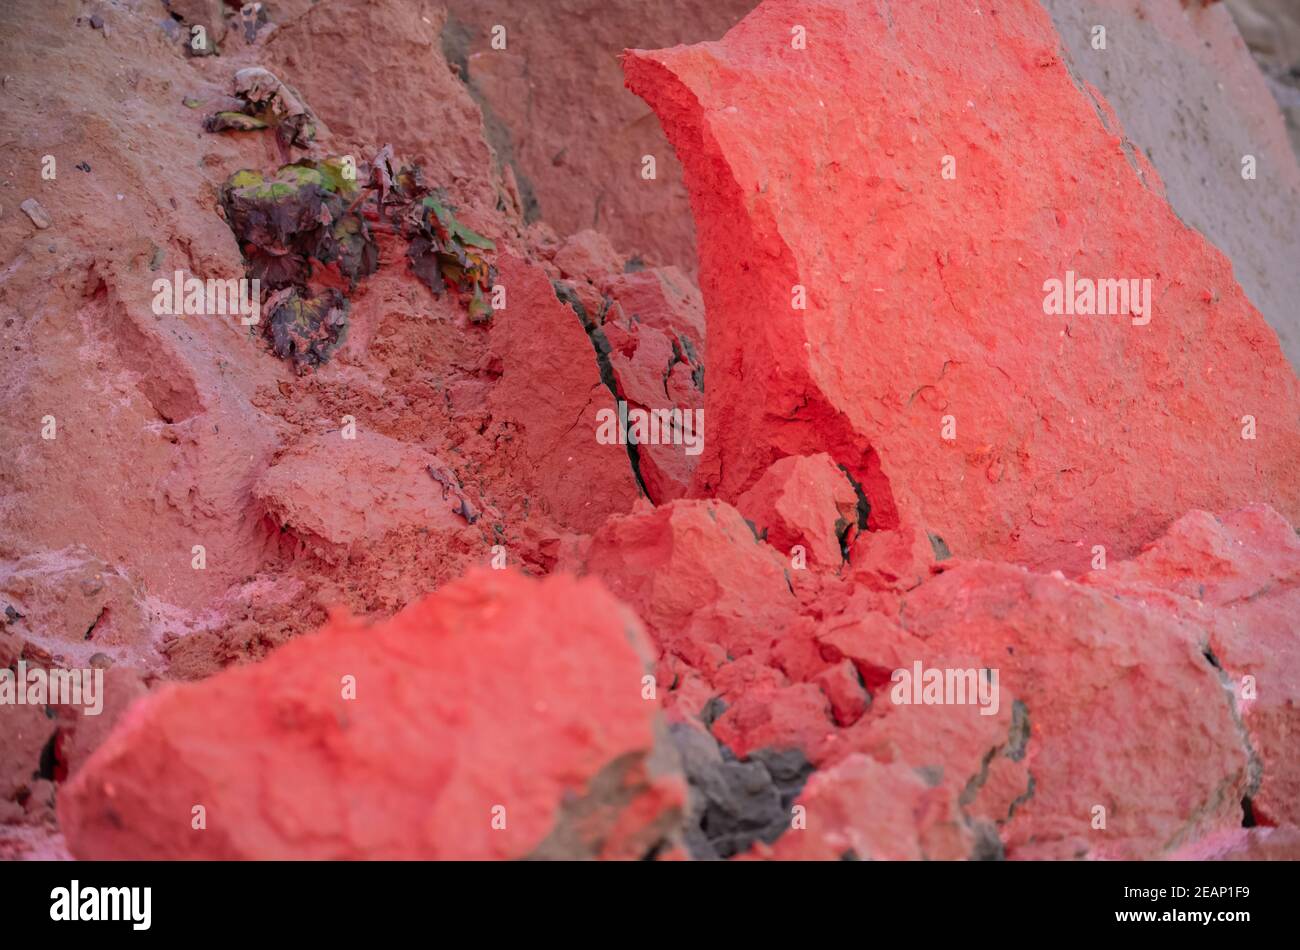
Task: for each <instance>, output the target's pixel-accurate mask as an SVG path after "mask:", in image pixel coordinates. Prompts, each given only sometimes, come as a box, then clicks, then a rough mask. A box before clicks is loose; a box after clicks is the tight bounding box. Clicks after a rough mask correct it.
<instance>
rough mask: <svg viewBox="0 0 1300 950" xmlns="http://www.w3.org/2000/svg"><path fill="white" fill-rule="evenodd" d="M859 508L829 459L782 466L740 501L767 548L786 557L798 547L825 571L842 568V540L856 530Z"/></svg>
mask: <svg viewBox="0 0 1300 950" xmlns="http://www.w3.org/2000/svg"><path fill="white" fill-rule="evenodd" d="M857 506H858V496H857V494H856V493H855V492H854V491H853V486H852V485H851V484H850V483H849V481H848V479H847V478H845V476H844V473H843V472H842V471H840V470H839V469H838V468H836V467H835V463H834V462H833V461H832V460H831V457H830V456H829V455H826V454H825V453H822V454H821V455H814V456H802V455H788V456H786V457H785V458H783V459H780V460H778V461H777V462H775V463H773V464H772V466H771V467H770V468H769V469H768V470H767V471H766V472H764V473H763V476H762V477H761V478H760V479H759V480H758V481H757V482H755V483H754V485H753V486H752V487H751V488H750V489H749V490H748V491H746V492H745V493H744V494H743V495H741V496H740V498H738V499H737V500H736V507H737V508H738V509H740V511H741V512H742V513H743V514H744V515H745V517H746V518H748V519H749V520H750V521H752V522H753V523H754V525H755V527H756V529H757V531H758V533H759V534H760V535H761V536H762V535H764V532H766V535H765V537H766V540H767V543H768V544H770V545H772V547H774V548H776V549H777V550H778V551H781V552H783V553H785V554H787V555H789V554H791V551H792V549H793V548H794V546H795V545H800V546H802V547H803V548H804V550H805V553H806V556H807V562H808V563H809V564H815V565H817V566H818V567H820V568H822V569H823V570H827V569H830V570H834V569H836V568H838V567H839V566H840V565H841V564H842V563H843V561H844V558H843V555H842V554H841V551H840V538H841V537H842V536H844V534H845V533H847V532H848V531H849V530H850V529H851V528H852V529H856V528H857V524H858V510H857Z"/></svg>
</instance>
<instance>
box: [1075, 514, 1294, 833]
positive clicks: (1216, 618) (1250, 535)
mask: <svg viewBox="0 0 1300 950" xmlns="http://www.w3.org/2000/svg"><path fill="white" fill-rule="evenodd" d="M1085 581H1086V582H1087V583H1089V584H1092V585H1094V586H1097V587H1100V588H1103V589H1105V590H1110V591H1114V592H1118V593H1122V594H1124V595H1126V596H1129V597H1133V598H1138V599H1143V600H1147V601H1148V602H1150V603H1152V604H1154V605H1158V606H1160V607H1163V608H1165V609H1168V610H1170V611H1172V612H1173V613H1175V614H1176V615H1177V616H1178V617H1179V618H1180V619H1182V620H1183V621H1184V622H1185V623H1187V624H1189V625H1191V626H1193V627H1195V628H1196V629H1197V630H1198V631H1199V636H1200V637H1201V639H1202V641H1203V643H1204V646H1205V650H1206V652H1207V653H1208V655H1209V658H1210V660H1211V662H1212V663H1213V664H1215V665H1216V666H1217V667H1218V669H1219V670H1220V671H1221V679H1222V680H1223V686H1224V689H1225V690H1226V691H1228V692H1230V693H1231V694H1232V696H1233V697H1234V702H1235V704H1236V705H1237V707H1238V708H1239V709H1240V710H1241V717H1242V720H1243V721H1244V723H1245V725H1246V728H1247V730H1248V731H1249V734H1250V743H1251V752H1252V756H1253V758H1254V759H1255V762H1254V763H1253V765H1254V767H1255V769H1256V770H1257V773H1258V774H1256V775H1254V776H1252V786H1251V788H1250V789H1249V794H1250V798H1251V801H1250V803H1249V812H1250V819H1251V820H1252V821H1257V822H1259V823H1260V824H1269V825H1279V824H1291V825H1296V824H1300V807H1298V806H1297V802H1300V759H1297V756H1296V747H1297V743H1298V742H1300V686H1298V685H1297V684H1300V635H1298V634H1300V627H1298V626H1297V619H1296V618H1297V617H1300V539H1297V537H1296V532H1295V531H1294V529H1292V527H1291V526H1290V525H1289V524H1287V523H1286V521H1285V519H1283V518H1280V517H1279V516H1278V515H1277V512H1275V511H1271V510H1269V509H1268V508H1265V507H1263V506H1253V507H1250V508H1244V509H1242V510H1240V511H1237V512H1234V513H1232V514H1231V515H1228V516H1225V517H1224V518H1222V519H1219V518H1216V517H1214V516H1213V515H1210V514H1208V513H1206V512H1203V511H1197V512H1192V513H1190V514H1188V515H1186V516H1185V517H1183V518H1181V519H1179V520H1178V522H1177V523H1175V524H1174V525H1173V526H1172V527H1171V528H1170V529H1169V533H1168V534H1167V535H1166V536H1164V537H1162V538H1161V539H1160V540H1159V541H1157V542H1156V543H1155V544H1153V545H1151V546H1150V547H1149V548H1148V549H1147V550H1146V551H1144V552H1143V553H1142V554H1141V555H1139V556H1138V557H1137V558H1135V559H1134V560H1132V561H1129V562H1126V563H1124V564H1120V565H1116V566H1115V567H1114V568H1113V569H1108V570H1105V571H1094V572H1093V573H1091V574H1089V575H1088V576H1087V577H1086V578H1085Z"/></svg>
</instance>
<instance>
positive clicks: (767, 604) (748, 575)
mask: <svg viewBox="0 0 1300 950" xmlns="http://www.w3.org/2000/svg"><path fill="white" fill-rule="evenodd" d="M561 567H569V568H573V569H577V570H583V571H586V572H589V573H591V574H593V575H594V576H596V577H598V578H600V579H601V580H603V581H604V582H605V584H606V586H607V587H608V588H609V589H610V590H611V591H612V592H613V593H614V594H615V596H617V597H619V598H620V599H621V600H623V601H625V602H626V603H628V604H629V605H630V606H631V607H632V608H633V609H634V610H635V611H636V613H637V615H638V616H639V617H640V618H641V619H642V621H643V622H644V623H645V625H646V628H647V630H648V631H649V632H650V635H651V637H652V638H653V639H654V641H655V643H656V645H657V646H658V647H659V649H660V650H661V651H662V652H663V653H665V654H670V655H673V656H676V657H678V658H680V659H682V660H684V661H685V662H686V663H687V664H689V665H690V666H692V667H694V668H695V669H696V670H698V671H699V672H700V673H701V674H702V675H704V676H705V677H706V678H708V677H710V676H712V674H713V672H714V671H715V670H716V669H717V668H719V667H721V666H722V665H723V664H725V663H728V662H730V661H731V660H734V659H738V658H741V657H744V656H747V655H750V654H755V655H757V657H758V658H759V659H763V658H765V657H767V656H768V655H769V652H770V650H771V648H772V645H773V644H774V642H775V641H777V640H779V639H780V638H781V634H782V631H783V630H784V629H785V627H786V626H788V625H789V624H790V623H791V622H792V621H793V619H794V615H795V609H796V606H797V605H796V603H795V598H794V596H793V594H792V593H791V591H790V588H789V586H788V584H787V582H786V575H785V566H784V563H783V562H782V560H781V559H780V557H779V556H778V555H777V554H776V552H774V551H773V550H772V549H771V548H769V547H768V546H767V545H764V544H761V543H760V542H759V541H758V539H757V538H755V537H754V533H753V531H751V530H750V527H749V525H747V524H745V521H744V519H743V518H741V516H740V514H739V513H738V512H737V511H736V510H735V509H734V508H732V507H731V506H730V505H725V504H721V503H718V502H712V501H675V502H671V503H669V504H667V505H663V506H662V507H659V508H656V509H654V510H653V511H652V512H649V513H647V514H635V515H630V516H625V517H621V518H610V519H609V520H608V521H607V522H606V523H605V524H604V525H603V526H602V527H601V528H600V529H599V530H598V531H597V532H596V533H595V535H594V536H593V537H592V540H591V546H590V548H589V549H588V551H587V552H586V555H585V559H584V560H582V561H581V562H579V563H571V564H564V563H562V564H561Z"/></svg>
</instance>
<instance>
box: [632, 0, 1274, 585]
mask: <svg viewBox="0 0 1300 950" xmlns="http://www.w3.org/2000/svg"><path fill="white" fill-rule="evenodd" d="M792 24H793V25H797V26H798V27H801V28H802V31H803V32H802V34H801V35H802V37H803V38H804V39H806V43H803V44H801V43H799V42H798V41H799V39H800V35H795V34H794V33H792V30H793V29H794V28H793V27H792ZM1059 44H1060V40H1059V37H1057V35H1056V33H1055V31H1054V30H1053V28H1052V25H1051V21H1050V20H1049V19H1048V17H1047V16H1046V14H1045V13H1044V12H1043V10H1042V8H1041V7H1040V6H1039V5H1038V4H1037V3H1035V2H1032V0H1012V2H1010V3H1009V4H1008V5H1007V6H1005V7H1003V8H1001V11H1000V12H999V14H998V15H996V16H994V15H987V14H986V13H981V11H977V10H976V9H975V8H973V7H954V6H953V5H951V4H948V3H944V2H939V0H919V2H915V3H908V4H903V5H894V6H892V7H890V8H888V9H886V8H884V7H877V6H873V5H870V4H863V3H857V2H853V0H767V2H764V3H763V4H761V5H760V6H759V7H758V8H757V9H756V10H755V11H754V12H753V13H751V14H750V15H749V16H748V17H746V18H745V19H744V20H743V21H742V22H741V23H740V24H739V25H737V26H736V27H735V28H734V29H732V30H731V31H730V32H729V33H728V34H727V35H726V37H725V38H724V39H723V40H721V41H719V42H715V43H702V44H697V45H695V46H690V47H676V48H673V49H669V50H661V51H657V52H645V51H634V52H631V53H629V54H628V55H627V57H626V59H625V63H624V68H625V71H626V73H627V77H628V84H629V86H630V88H632V89H633V90H634V91H636V92H637V93H638V94H640V95H642V96H643V97H644V98H645V99H646V100H647V101H648V102H650V104H651V105H652V106H653V107H654V109H655V110H656V112H657V113H658V114H659V116H660V119H661V121H662V122H663V124H664V127H665V129H666V130H667V132H668V136H669V138H670V140H671V141H672V142H673V144H674V147H675V148H676V150H677V152H678V155H679V157H680V158H681V159H682V161H683V164H684V167H685V169H686V180H687V184H688V186H689V188H690V191H691V202H692V210H693V212H694V215H695V219H696V224H697V228H698V233H699V243H700V259H701V275H700V285H701V289H702V291H703V294H704V299H705V302H706V304H707V306H708V313H709V350H708V356H707V360H708V364H707V365H708V367H709V368H708V373H707V376H708V379H709V386H708V390H707V394H706V411H707V415H708V418H709V423H710V431H711V433H712V437H711V438H710V439H709V440H708V442H707V446H706V449H705V455H704V458H703V461H702V462H701V464H700V466H699V468H698V469H697V470H696V475H695V488H694V491H695V492H697V493H699V494H709V495H711V494H716V495H718V496H719V497H721V498H723V499H726V500H734V499H736V498H738V497H739V496H740V495H741V494H742V493H743V492H744V491H745V490H746V489H748V488H749V487H750V486H751V485H752V484H753V483H754V482H755V481H756V480H757V479H758V478H759V477H761V475H762V473H763V472H764V471H765V470H766V469H767V468H768V466H769V465H771V463H772V462H773V461H775V460H776V459H778V458H780V457H782V456H785V455H799V454H803V455H811V454H816V453H819V452H827V453H829V454H830V455H831V457H832V458H833V459H834V460H835V461H836V462H837V463H838V464H842V465H844V466H845V467H846V468H847V469H848V471H849V472H850V473H851V474H852V475H853V477H854V478H855V480H856V481H858V482H859V483H860V484H861V485H862V486H863V488H864V489H865V492H866V495H867V497H868V499H869V500H870V502H871V505H872V516H871V517H872V527H877V528H891V527H894V526H896V525H897V524H898V523H899V521H900V519H904V518H907V517H912V518H914V520H916V521H917V522H918V523H920V524H923V525H925V526H926V528H927V529H928V530H930V531H933V532H935V533H936V534H938V535H940V536H942V537H943V538H944V539H945V540H946V541H947V543H948V546H949V547H950V549H951V550H952V552H953V553H954V554H956V555H959V556H978V557H986V558H997V559H1007V560H1012V561H1017V562H1020V563H1023V564H1026V565H1030V566H1033V567H1037V568H1058V567H1059V568H1063V569H1066V570H1069V571H1071V572H1081V571H1083V570H1085V569H1086V567H1087V563H1088V561H1087V556H1086V551H1087V550H1088V549H1089V547H1090V546H1091V545H1092V544H1094V543H1100V544H1104V545H1106V546H1107V548H1108V549H1110V550H1111V551H1112V554H1113V556H1114V557H1117V558H1118V557H1124V556H1128V555H1130V554H1131V553H1133V552H1134V551H1136V550H1137V549H1138V547H1139V546H1140V545H1142V544H1144V543H1145V542H1147V541H1150V540H1152V539H1153V538H1154V537H1156V536H1157V535H1158V534H1159V532H1160V531H1161V530H1163V528H1164V527H1165V526H1166V525H1167V524H1168V523H1169V522H1170V521H1171V520H1172V519H1174V518H1176V517H1178V516H1179V515H1181V514H1182V513H1184V512H1185V511H1187V510H1188V509H1189V508H1191V507H1206V508H1210V509H1215V510H1219V509H1224V508H1230V507H1233V506H1236V505H1239V504H1242V503H1245V502H1248V501H1261V500H1262V501H1267V502H1269V503H1270V504H1272V505H1274V506H1275V507H1277V508H1278V509H1279V510H1280V511H1281V512H1282V513H1283V514H1284V515H1286V516H1287V517H1289V518H1291V519H1293V520H1294V519H1296V518H1297V517H1300V483H1297V481H1296V479H1295V478H1294V472H1295V470H1296V468H1297V465H1300V422H1298V421H1297V419H1298V417H1300V413H1297V411H1296V409H1297V406H1298V405H1300V398H1298V392H1297V386H1296V379H1295V376H1294V373H1293V372H1292V370H1291V368H1290V366H1289V365H1288V364H1287V362H1286V360H1285V358H1284V357H1283V355H1282V352H1281V350H1280V348H1279V345H1278V341H1277V336H1276V334H1275V333H1274V332H1273V331H1272V330H1271V329H1270V328H1269V327H1268V326H1267V324H1265V322H1264V321H1263V319H1262V318H1261V317H1260V316H1259V314H1258V313H1257V312H1256V311H1255V310H1254V308H1253V307H1251V305H1250V304H1249V302H1248V301H1247V300H1246V298H1245V296H1244V294H1243V293H1242V291H1241V289H1240V288H1239V287H1238V286H1237V285H1236V283H1235V281H1234V279H1233V276H1232V270H1231V266H1230V264H1229V262H1228V260H1227V259H1226V258H1225V257H1224V256H1223V255H1222V254H1220V253H1219V252H1217V251H1216V250H1215V249H1214V248H1213V247H1211V246H1210V245H1209V244H1207V243H1206V241H1205V240H1204V239H1203V238H1202V237H1201V236H1200V235H1199V234H1197V233H1195V232H1193V231H1191V230H1190V229H1188V228H1187V227H1185V226H1183V225H1182V224H1181V223H1180V222H1179V221H1178V219H1177V218H1176V217H1175V215H1174V214H1173V212H1172V211H1171V209H1170V208H1169V206H1168V204H1167V203H1166V202H1165V200H1164V198H1163V197H1162V195H1161V193H1160V190H1159V188H1158V186H1157V185H1156V184H1155V182H1156V174H1155V171H1154V169H1152V168H1151V167H1150V165H1149V164H1148V163H1147V162H1146V160H1145V159H1144V158H1143V157H1142V155H1141V153H1140V152H1137V151H1135V150H1133V149H1132V148H1130V147H1126V144H1125V142H1124V140H1123V139H1122V137H1121V136H1120V135H1118V134H1117V132H1116V131H1115V129H1116V128H1117V124H1116V123H1115V122H1114V120H1113V116H1111V115H1109V113H1107V112H1106V111H1105V108H1104V104H1099V102H1100V100H1099V98H1097V97H1096V96H1095V93H1094V92H1093V91H1090V90H1087V89H1081V88H1079V87H1078V86H1077V85H1076V83H1075V81H1074V80H1073V78H1072V77H1071V75H1070V73H1069V71H1068V70H1067V68H1066V66H1065V64H1064V63H1063V62H1062V61H1061V59H1060V56H1059V54H1058V50H1059ZM993 89H996V90H998V94H997V95H996V96H990V94H989V92H988V91H989V90H993ZM936 104H938V105H936ZM1099 110H1101V112H1100V114H1099ZM1027 156H1036V158H1035V159H1033V160H1029V159H1028V158H1027ZM948 157H951V158H952V159H953V161H952V162H948V161H947V158H948ZM945 168H948V169H949V170H953V169H955V177H952V175H949V177H944V171H945ZM1071 274H1072V275H1077V276H1078V277H1080V278H1086V279H1089V280H1102V279H1114V280H1127V279H1130V278H1132V279H1138V280H1139V281H1143V280H1149V281H1150V285H1149V286H1150V288H1151V308H1150V313H1145V312H1144V313H1143V314H1140V315H1139V314H1136V313H1132V312H1130V313H1120V314H1115V315H1109V316H1100V315H1098V316H1092V315H1088V316H1067V315H1049V314H1048V313H1047V312H1046V311H1047V310H1048V309H1049V308H1048V307H1047V297H1048V295H1049V289H1050V285H1049V283H1048V282H1049V281H1052V280H1056V281H1060V282H1062V284H1064V283H1065V282H1066V281H1067V280H1068V279H1069V276H1068V275H1071ZM1126 286H1127V285H1126ZM1138 286H1139V290H1141V288H1142V286H1143V285H1142V284H1141V283H1139V285H1138ZM1083 303H1084V304H1085V307H1086V303H1087V302H1086V300H1084V301H1083ZM800 304H806V309H799V306H800ZM1116 304H1117V309H1118V304H1119V301H1118V300H1117V301H1116ZM1132 309H1133V308H1130V311H1131V310H1132ZM1147 316H1149V317H1150V321H1149V322H1145V317H1147ZM1134 320H1137V321H1138V322H1139V323H1144V325H1135V323H1134ZM1246 416H1250V417H1252V418H1253V420H1254V424H1255V427H1256V428H1255V436H1256V437H1255V438H1254V439H1243V437H1242V436H1243V429H1244V427H1248V425H1249V423H1248V421H1247V420H1245V419H1244V417H1246ZM945 429H946V430H947V433H948V434H950V435H951V436H952V438H945V437H944V433H945ZM724 461H725V464H724ZM1171 473H1177V477H1171Z"/></svg>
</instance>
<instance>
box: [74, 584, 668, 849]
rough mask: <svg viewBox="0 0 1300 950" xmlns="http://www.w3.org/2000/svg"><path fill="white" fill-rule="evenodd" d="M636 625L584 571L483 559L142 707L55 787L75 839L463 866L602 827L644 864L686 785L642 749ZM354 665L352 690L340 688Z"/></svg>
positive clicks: (645, 711)
mask: <svg viewBox="0 0 1300 950" xmlns="http://www.w3.org/2000/svg"><path fill="white" fill-rule="evenodd" d="M641 638H642V634H641V633H640V631H639V629H638V625H637V623H636V620H635V618H634V617H632V616H631V615H630V614H629V613H628V612H627V611H626V610H625V609H623V608H621V607H620V606H619V605H618V604H617V603H616V602H615V601H613V600H612V599H611V598H610V597H609V595H608V594H606V593H605V592H604V591H603V590H601V588H600V586H599V585H598V584H596V583H594V582H592V581H575V580H574V579H572V578H564V577H557V578H551V579H548V580H544V581H540V582H539V581H533V580H529V579H527V578H524V577H522V576H520V575H517V574H514V573H508V572H497V571H490V570H483V571H479V572H477V573H474V574H472V575H470V576H467V577H466V578H465V579H463V580H461V581H458V582H456V583H454V584H452V585H449V586H448V587H446V588H445V589H443V590H442V591H440V592H439V593H438V594H436V595H434V596H432V597H430V598H428V599H427V600H424V601H422V602H420V603H418V604H414V605H412V606H411V607H409V608H407V609H406V610H404V611H402V612H401V613H400V614H398V615H397V616H395V617H394V618H393V619H392V620H390V621H388V622H386V623H384V624H381V625H379V626H376V627H371V628H366V627H364V626H363V625H361V624H360V623H358V622H356V621H354V620H349V619H343V618H340V619H336V620H335V621H333V622H332V623H330V624H329V625H328V626H327V627H325V628H324V629H323V630H321V631H320V632H318V633H316V634H313V635H310V636H307V637H303V638H301V639H298V640H296V641H294V642H292V643H289V644H287V645H286V646H284V647H283V648H282V649H280V650H279V651H277V652H276V653H275V654H274V655H273V656H271V657H270V658H269V659H267V660H266V661H265V662H263V663H260V664H257V665H255V666H245V667H238V668H235V669H231V670H229V671H227V672H225V673H222V674H220V675H218V676H215V677H212V678H211V679H209V680H207V681H205V682H203V683H200V684H194V685H186V686H169V687H165V688H164V689H162V690H159V691H158V692H156V693H154V694H152V695H150V696H148V697H147V698H145V699H144V700H142V701H141V702H139V703H138V704H137V705H136V706H134V707H133V708H132V709H131V711H130V712H129V713H128V715H127V719H126V721H125V723H124V724H123V725H122V727H121V728H119V729H118V730H117V731H116V732H115V733H114V734H113V735H112V736H111V737H110V738H109V740H108V741H107V742H106V743H105V744H104V745H103V746H102V747H101V748H100V749H99V750H98V751H97V752H96V753H95V754H94V756H92V758H91V760H90V761H89V762H88V763H87V764H86V766H85V767H84V768H83V769H82V770H81V772H80V773H79V774H78V775H77V776H76V777H75V778H74V779H73V780H72V781H71V782H70V783H69V784H68V785H67V786H66V787H65V789H64V790H63V793H62V795H61V797H60V801H59V811H60V819H61V821H62V823H63V827H64V829H65V832H66V834H67V838H68V843H69V847H70V849H71V851H72V852H73V854H75V855H76V856H77V857H80V858H110V857H111V858H316V859H322V858H410V859H415V858H461V859H467V858H520V857H526V856H528V855H533V854H540V855H544V856H552V857H553V856H557V855H564V856H569V857H577V856H589V855H590V853H591V851H592V849H593V848H594V849H595V853H597V854H599V853H600V851H601V846H600V842H601V841H602V840H605V841H606V847H608V848H611V849H612V852H613V853H615V854H617V855H618V856H630V855H631V854H632V853H633V852H634V851H635V853H636V854H637V855H638V856H639V855H640V854H644V853H646V852H647V851H649V850H651V848H653V847H654V845H655V844H656V843H657V842H658V841H659V840H660V839H662V838H664V837H665V836H668V835H670V834H671V833H672V830H673V829H672V822H673V820H674V816H675V815H676V813H677V811H678V810H679V808H680V806H681V804H682V802H683V797H682V788H681V786H680V780H679V779H678V778H675V777H674V776H673V775H672V774H670V773H665V772H661V771H660V769H659V766H657V765H655V764H653V763H651V762H650V761H649V756H650V753H651V751H652V749H653V747H654V743H655V735H654V721H655V708H656V707H655V705H654V704H653V703H650V702H647V701H646V700H644V699H643V698H642V684H641V677H642V676H643V675H644V673H645V672H646V670H647V664H646V657H645V650H644V645H643V642H642V639H641ZM347 676H352V677H355V699H351V700H349V699H344V698H342V688H341V683H343V678H344V677H347ZM399 763H400V765H399ZM196 805H203V806H204V808H205V809H206V825H207V826H206V828H205V829H203V830H194V829H193V828H192V827H191V809H192V808H193V807H194V806H196ZM496 806H504V808H505V812H504V814H505V825H506V826H505V828H504V829H496V830H494V829H493V827H492V819H493V816H494V815H493V809H494V808H495V807H496ZM625 808H631V809H633V810H634V812H635V820H633V819H632V818H631V817H626V818H625V817H623V816H621V814H620V813H621V812H622V811H623V809H625ZM497 814H498V815H499V814H500V812H497ZM593 829H594V830H595V831H597V832H599V833H598V834H596V835H595V836H594V837H588V835H589V834H590V833H591V832H592V831H593ZM634 845H635V847H634ZM636 849H640V850H636Z"/></svg>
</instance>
